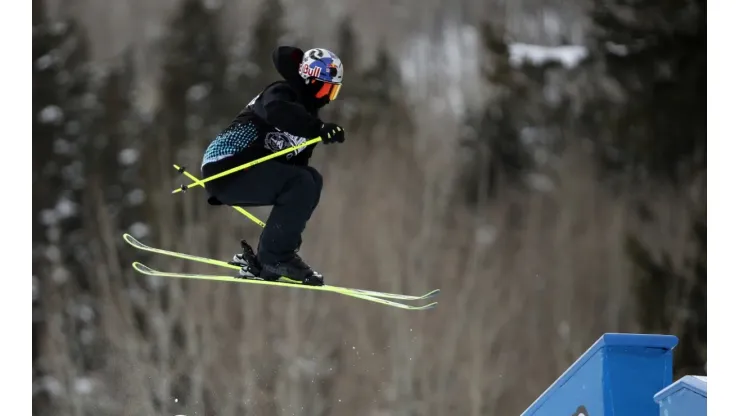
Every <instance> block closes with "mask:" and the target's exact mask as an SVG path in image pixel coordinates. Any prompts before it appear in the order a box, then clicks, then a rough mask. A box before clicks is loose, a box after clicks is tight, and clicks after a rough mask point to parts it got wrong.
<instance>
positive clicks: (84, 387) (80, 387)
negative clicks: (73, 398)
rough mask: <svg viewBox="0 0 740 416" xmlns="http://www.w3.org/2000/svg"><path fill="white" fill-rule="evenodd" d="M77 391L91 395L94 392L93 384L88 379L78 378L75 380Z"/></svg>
mask: <svg viewBox="0 0 740 416" xmlns="http://www.w3.org/2000/svg"><path fill="white" fill-rule="evenodd" d="M75 391H76V392H77V393H79V394H90V393H92V391H93V382H92V381H91V380H90V379H89V378H87V377H82V378H78V379H77V380H75Z"/></svg>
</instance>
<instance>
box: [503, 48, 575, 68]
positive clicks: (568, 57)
mask: <svg viewBox="0 0 740 416" xmlns="http://www.w3.org/2000/svg"><path fill="white" fill-rule="evenodd" d="M586 56H588V51H587V50H586V48H585V47H583V46H580V45H564V46H542V45H531V44H526V43H511V44H509V57H510V62H511V63H512V65H515V66H518V65H521V64H523V63H524V62H525V61H527V62H530V63H532V64H535V65H541V64H543V63H545V62H547V61H556V62H560V63H561V64H562V65H563V66H564V67H566V68H574V67H576V66H577V65H578V64H579V63H581V61H583V60H584V59H585V58H586Z"/></svg>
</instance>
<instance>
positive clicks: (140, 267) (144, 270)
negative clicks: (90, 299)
mask: <svg viewBox="0 0 740 416" xmlns="http://www.w3.org/2000/svg"><path fill="white" fill-rule="evenodd" d="M133 267H134V270H136V271H137V272H139V273H141V274H145V275H148V276H159V277H174V278H182V279H195V280H209V281H220V282H233V283H252V284H258V285H268V286H283V287H292V288H298V289H308V290H318V291H323V292H334V293H338V294H340V295H347V296H352V297H354V298H358V299H364V300H367V301H370V302H375V303H380V304H382V305H386V306H392V307H394V308H400V309H406V310H415V311H425V310H429V309H432V308H434V307H435V306H437V302H432V303H429V304H427V305H423V306H414V305H407V304H405V303H399V302H393V301H390V300H388V299H382V298H376V297H373V296H369V295H363V294H361V293H359V292H356V291H354V290H352V289H346V288H341V287H336V286H328V285H324V286H308V285H303V284H300V283H285V282H271V281H267V280H262V279H240V278H235V277H233V276H218V275H208V274H197V273H172V272H161V271H158V270H154V269H152V268H151V267H149V266H147V265H145V264H143V263H140V262H138V261H137V262H134V263H133Z"/></svg>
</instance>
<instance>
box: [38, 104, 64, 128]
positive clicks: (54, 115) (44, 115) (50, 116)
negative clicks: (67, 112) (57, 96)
mask: <svg viewBox="0 0 740 416" xmlns="http://www.w3.org/2000/svg"><path fill="white" fill-rule="evenodd" d="M63 118H64V112H63V111H62V109H61V108H59V106H56V105H53V104H52V105H47V106H46V107H44V108H43V109H42V110H41V111H39V115H38V119H39V121H40V122H42V123H45V124H52V123H54V124H56V123H59V122H61V121H62V119H63Z"/></svg>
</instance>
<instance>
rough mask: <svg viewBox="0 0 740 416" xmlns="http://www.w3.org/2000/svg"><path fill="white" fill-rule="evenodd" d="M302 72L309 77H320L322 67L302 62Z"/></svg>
mask: <svg viewBox="0 0 740 416" xmlns="http://www.w3.org/2000/svg"><path fill="white" fill-rule="evenodd" d="M301 73H302V74H303V75H305V76H307V77H311V78H318V77H319V75H321V68H320V67H318V66H314V67H313V68H311V67H310V66H309V65H308V64H301Z"/></svg>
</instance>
